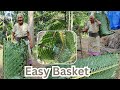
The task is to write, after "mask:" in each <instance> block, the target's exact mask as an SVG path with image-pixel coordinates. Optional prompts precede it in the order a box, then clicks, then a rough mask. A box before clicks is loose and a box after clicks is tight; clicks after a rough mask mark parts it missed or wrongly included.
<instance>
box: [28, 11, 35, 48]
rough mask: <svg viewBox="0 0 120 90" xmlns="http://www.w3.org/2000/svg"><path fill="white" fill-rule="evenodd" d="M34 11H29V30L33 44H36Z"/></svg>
mask: <svg viewBox="0 0 120 90" xmlns="http://www.w3.org/2000/svg"><path fill="white" fill-rule="evenodd" d="M33 16H34V11H28V26H29V31H30V35H31V39H32V42H33V43H32V44H33V46H34V45H35V40H34V39H35V38H34V18H33Z"/></svg>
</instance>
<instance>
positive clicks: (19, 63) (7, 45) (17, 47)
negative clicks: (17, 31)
mask: <svg viewBox="0 0 120 90" xmlns="http://www.w3.org/2000/svg"><path fill="white" fill-rule="evenodd" d="M27 58H28V47H27V45H26V43H25V42H24V41H21V42H20V43H12V42H10V41H4V47H3V75H4V79H15V78H17V79H21V78H23V77H24V66H25V65H26V62H27Z"/></svg>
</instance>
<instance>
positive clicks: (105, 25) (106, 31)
mask: <svg viewBox="0 0 120 90" xmlns="http://www.w3.org/2000/svg"><path fill="white" fill-rule="evenodd" d="M95 17H96V18H97V19H98V20H99V21H100V22H101V26H100V32H99V33H100V36H106V35H110V34H112V32H111V31H110V27H109V22H108V19H107V16H106V15H105V13H96V14H95Z"/></svg>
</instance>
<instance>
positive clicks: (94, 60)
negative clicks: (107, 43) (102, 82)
mask: <svg viewBox="0 0 120 90" xmlns="http://www.w3.org/2000/svg"><path fill="white" fill-rule="evenodd" d="M118 63H119V54H118V53H108V54H105V55H101V56H94V57H88V58H83V59H80V60H77V61H76V62H75V63H74V64H71V65H75V66H76V67H78V68H83V67H85V66H88V67H89V68H90V70H91V72H90V76H89V77H82V78H81V77H80V76H77V77H52V74H50V76H49V77H48V79H116V73H117V70H118V66H119V64H118ZM71 65H70V64H68V65H67V64H66V65H50V66H47V68H48V67H49V68H51V67H52V66H59V67H61V68H70V67H71Z"/></svg>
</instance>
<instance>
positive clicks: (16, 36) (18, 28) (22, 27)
mask: <svg viewBox="0 0 120 90" xmlns="http://www.w3.org/2000/svg"><path fill="white" fill-rule="evenodd" d="M17 22H18V23H16V24H15V25H14V27H13V31H12V39H13V40H16V41H17V42H19V41H20V40H21V39H24V40H25V42H26V44H27V45H28V51H29V59H30V60H29V64H30V65H32V61H31V59H32V55H31V49H32V47H33V46H32V40H31V36H30V33H29V30H28V24H27V23H24V16H23V14H22V13H19V14H18V15H17Z"/></svg>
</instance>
